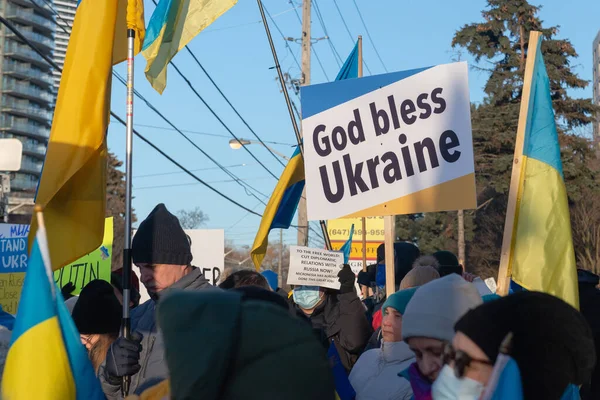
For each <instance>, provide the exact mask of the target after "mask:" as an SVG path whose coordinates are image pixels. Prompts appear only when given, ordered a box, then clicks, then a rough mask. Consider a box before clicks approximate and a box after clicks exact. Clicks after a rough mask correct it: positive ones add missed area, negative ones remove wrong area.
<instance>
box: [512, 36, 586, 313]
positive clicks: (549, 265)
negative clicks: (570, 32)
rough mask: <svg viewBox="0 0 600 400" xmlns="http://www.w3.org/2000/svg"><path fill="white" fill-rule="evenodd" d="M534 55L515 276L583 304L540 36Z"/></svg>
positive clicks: (519, 281)
mask: <svg viewBox="0 0 600 400" xmlns="http://www.w3.org/2000/svg"><path fill="white" fill-rule="evenodd" d="M535 54H536V55H535V60H534V68H533V75H532V78H531V95H530V99H529V107H528V114H527V125H526V129H525V138H524V146H523V162H522V166H521V168H522V171H521V177H520V183H519V193H518V194H517V199H518V200H517V213H516V216H515V228H514V229H515V233H514V238H513V243H512V248H511V261H510V265H511V272H512V279H513V281H515V282H516V283H517V284H519V285H521V286H522V287H524V288H525V289H527V290H536V291H541V292H546V293H549V294H551V295H554V296H556V297H559V298H561V299H563V300H564V301H566V302H567V303H569V304H571V305H572V306H573V307H575V308H577V309H579V291H578V286H577V266H576V264H575V252H574V250H573V241H572V238H571V221H570V217H569V202H568V198H567V189H566V187H565V182H564V177H563V169H562V162H561V159H560V143H559V141H558V133H557V130H556V122H555V117H554V111H553V109H552V99H551V97H550V80H549V78H548V74H547V73H546V66H545V64H544V59H543V57H542V52H541V40H540V41H539V42H538V47H537V52H536V53H535Z"/></svg>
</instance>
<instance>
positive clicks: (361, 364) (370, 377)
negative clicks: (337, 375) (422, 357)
mask: <svg viewBox="0 0 600 400" xmlns="http://www.w3.org/2000/svg"><path fill="white" fill-rule="evenodd" d="M414 357H415V355H414V353H413V352H412V351H411V350H410V349H409V347H408V345H407V344H406V343H405V342H392V343H382V344H381V348H379V349H373V350H369V351H367V352H365V353H363V355H362V356H360V358H359V359H358V361H357V362H356V365H354V368H353V369H352V372H350V384H351V385H352V387H353V388H354V390H355V391H356V400H410V398H411V397H412V394H413V393H412V389H411V387H410V382H409V381H407V380H406V379H405V378H402V377H399V376H398V372H400V371H402V370H403V369H406V368H408V367H409V366H410V364H411V363H413V362H414V361H415V358H414Z"/></svg>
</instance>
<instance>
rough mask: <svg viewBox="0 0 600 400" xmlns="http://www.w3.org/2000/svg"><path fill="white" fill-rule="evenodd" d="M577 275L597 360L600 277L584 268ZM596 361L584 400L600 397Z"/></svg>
mask: <svg viewBox="0 0 600 400" xmlns="http://www.w3.org/2000/svg"><path fill="white" fill-rule="evenodd" d="M577 277H578V280H579V309H580V311H581V313H582V314H583V316H584V318H585V319H586V321H587V322H588V324H590V328H592V335H593V336H594V344H595V346H596V360H600V314H598V310H600V290H598V289H596V286H597V285H598V281H599V279H598V276H597V275H595V274H592V273H591V272H589V271H583V270H578V271H577ZM596 363H597V364H596V368H595V369H594V372H593V373H592V378H591V380H590V382H589V383H588V384H585V385H583V386H582V388H581V399H582V400H592V399H600V363H598V361H596Z"/></svg>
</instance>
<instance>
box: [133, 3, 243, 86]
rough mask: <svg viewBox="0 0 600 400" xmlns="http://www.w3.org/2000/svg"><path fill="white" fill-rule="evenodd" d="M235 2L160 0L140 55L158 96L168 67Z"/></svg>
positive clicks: (165, 79)
mask: <svg viewBox="0 0 600 400" xmlns="http://www.w3.org/2000/svg"><path fill="white" fill-rule="evenodd" d="M236 3H237V0H160V2H159V3H158V5H157V6H156V9H155V10H154V12H153V13H152V17H150V22H148V30H147V32H146V38H145V39H144V46H143V49H142V54H143V55H144V58H146V60H147V64H146V78H147V79H148V81H149V82H150V84H151V85H152V87H153V88H154V89H156V91H157V92H159V93H161V94H162V92H163V91H164V90H165V87H166V86H167V65H168V64H169V61H171V59H172V58H173V57H175V54H177V52H178V51H179V50H181V49H183V48H184V47H185V46H186V45H187V44H188V43H189V42H190V41H191V40H192V39H193V38H194V37H195V36H196V35H198V34H199V33H200V32H201V31H202V30H203V29H204V28H206V27H207V26H209V25H210V24H212V23H213V22H214V21H215V20H216V19H217V18H219V17H220V16H221V15H222V14H223V13H225V12H226V11H227V10H229V9H230V8H231V7H233V6H234V5H235V4H236Z"/></svg>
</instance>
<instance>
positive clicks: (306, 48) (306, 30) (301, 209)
mask: <svg viewBox="0 0 600 400" xmlns="http://www.w3.org/2000/svg"><path fill="white" fill-rule="evenodd" d="M310 5H311V0H302V85H303V86H304V85H310V46H311V37H310ZM300 135H302V130H301V131H300ZM298 246H308V217H307V214H306V189H304V190H303V191H302V197H300V203H299V204H298Z"/></svg>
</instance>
